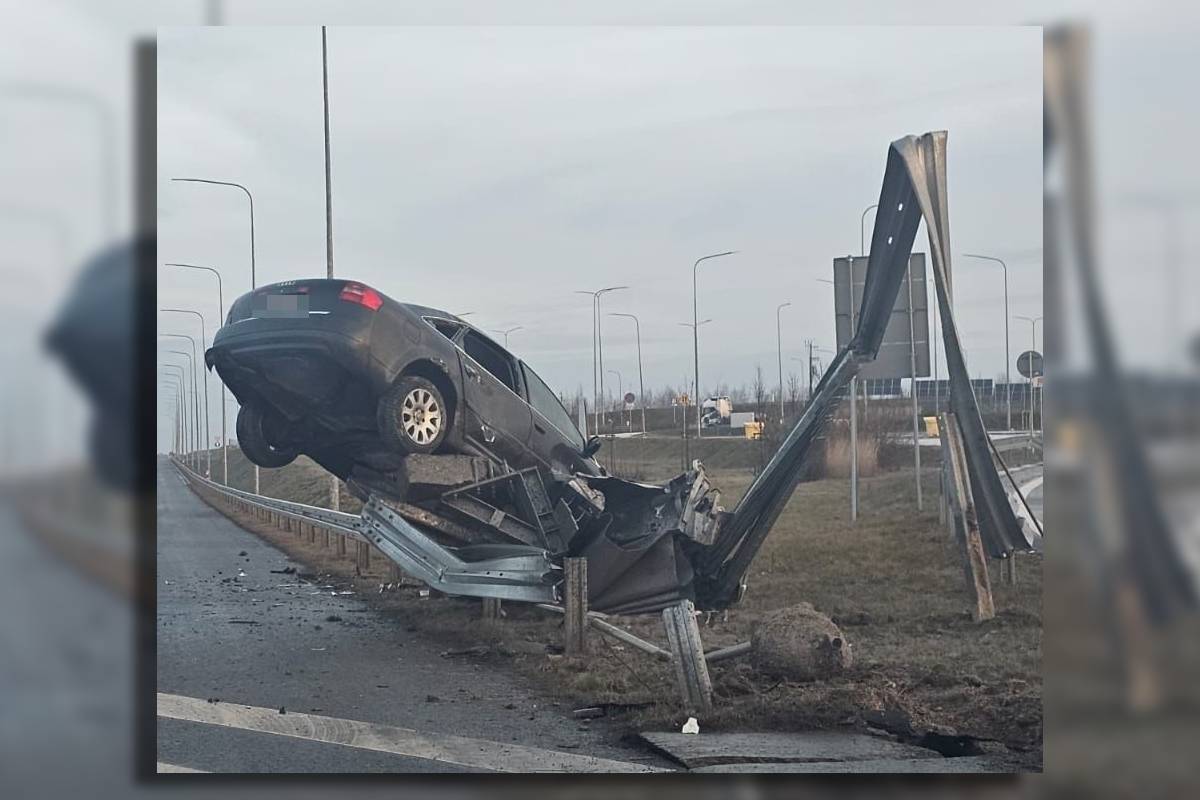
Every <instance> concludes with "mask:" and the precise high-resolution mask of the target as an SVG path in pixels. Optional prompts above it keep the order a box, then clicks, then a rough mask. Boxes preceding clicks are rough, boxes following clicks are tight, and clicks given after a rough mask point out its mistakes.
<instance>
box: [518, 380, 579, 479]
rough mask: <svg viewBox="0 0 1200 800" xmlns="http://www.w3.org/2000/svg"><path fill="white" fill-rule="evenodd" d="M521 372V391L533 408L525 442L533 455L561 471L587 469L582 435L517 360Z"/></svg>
mask: <svg viewBox="0 0 1200 800" xmlns="http://www.w3.org/2000/svg"><path fill="white" fill-rule="evenodd" d="M521 373H522V377H523V378H524V379H525V391H526V393H527V395H528V397H529V405H530V407H531V408H532V410H533V430H532V432H531V434H530V439H529V445H530V448H531V449H532V450H533V451H534V453H535V454H536V455H537V457H539V458H541V459H544V460H545V461H547V462H549V463H550V464H551V465H553V466H554V467H557V468H558V469H561V470H563V471H565V472H580V471H584V472H588V471H590V470H587V469H586V468H585V467H584V464H583V456H582V454H581V452H580V451H582V450H583V447H584V438H583V434H581V433H580V432H579V429H578V428H577V427H575V422H574V420H572V419H571V415H570V413H568V412H567V410H566V409H565V408H563V405H562V403H561V402H559V400H558V396H557V395H556V394H555V393H554V390H553V389H551V388H550V387H549V386H548V385H547V384H546V382H545V381H543V380H542V379H541V378H540V377H538V374H537V373H536V372H534V371H533V370H532V369H530V368H529V365H528V364H526V363H525V362H523V361H522V362H521Z"/></svg>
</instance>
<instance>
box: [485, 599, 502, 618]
mask: <svg viewBox="0 0 1200 800" xmlns="http://www.w3.org/2000/svg"><path fill="white" fill-rule="evenodd" d="M483 619H484V620H485V621H487V622H495V621H496V620H498V619H500V598H498V597H485V598H483Z"/></svg>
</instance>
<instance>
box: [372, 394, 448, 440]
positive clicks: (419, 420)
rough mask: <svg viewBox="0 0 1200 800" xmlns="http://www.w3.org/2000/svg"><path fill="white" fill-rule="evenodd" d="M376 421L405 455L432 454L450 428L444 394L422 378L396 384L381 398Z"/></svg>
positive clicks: (384, 436)
mask: <svg viewBox="0 0 1200 800" xmlns="http://www.w3.org/2000/svg"><path fill="white" fill-rule="evenodd" d="M376 418H377V419H376V421H377V422H378V424H379V433H380V435H382V436H383V438H384V440H385V441H387V443H388V444H389V445H391V446H392V447H394V448H397V449H399V450H401V451H402V452H405V453H432V452H433V451H435V450H437V448H438V446H439V445H441V443H442V441H443V440H444V439H445V438H446V432H447V431H448V430H449V429H450V416H449V410H448V409H447V408H446V401H445V400H444V399H443V398H442V393H441V392H440V391H438V388H437V387H436V386H434V385H433V383H432V382H431V381H429V380H427V379H425V378H422V377H420V376H419V375H406V376H404V377H402V378H400V379H399V380H398V381H396V383H395V384H394V385H393V386H392V388H391V389H389V390H388V391H387V392H386V393H385V394H384V395H383V397H381V398H380V399H379V408H378V412H377V414H376Z"/></svg>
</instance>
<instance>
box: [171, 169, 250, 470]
mask: <svg viewBox="0 0 1200 800" xmlns="http://www.w3.org/2000/svg"><path fill="white" fill-rule="evenodd" d="M171 180H173V181H178V182H180V183H207V184H210V185H212V186H232V187H233V188H235V189H241V190H242V192H243V193H244V194H245V195H246V199H247V200H249V201H250V291H254V289H255V288H256V287H257V285H258V284H257V282H256V279H255V263H254V262H255V257H254V195H252V194H251V193H250V190H249V189H247V188H246V187H245V186H243V185H242V184H240V183H235V182H234V181H214V180H210V179H208V178H171ZM254 493H255V494H258V464H255V465H254Z"/></svg>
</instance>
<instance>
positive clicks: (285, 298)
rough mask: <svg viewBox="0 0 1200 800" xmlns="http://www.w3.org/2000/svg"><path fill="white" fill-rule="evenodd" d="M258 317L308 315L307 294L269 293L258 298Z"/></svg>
mask: <svg viewBox="0 0 1200 800" xmlns="http://www.w3.org/2000/svg"><path fill="white" fill-rule="evenodd" d="M254 316H256V317H307V316H308V295H307V294H268V295H265V296H264V297H261V298H256V299H255V303H254Z"/></svg>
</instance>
